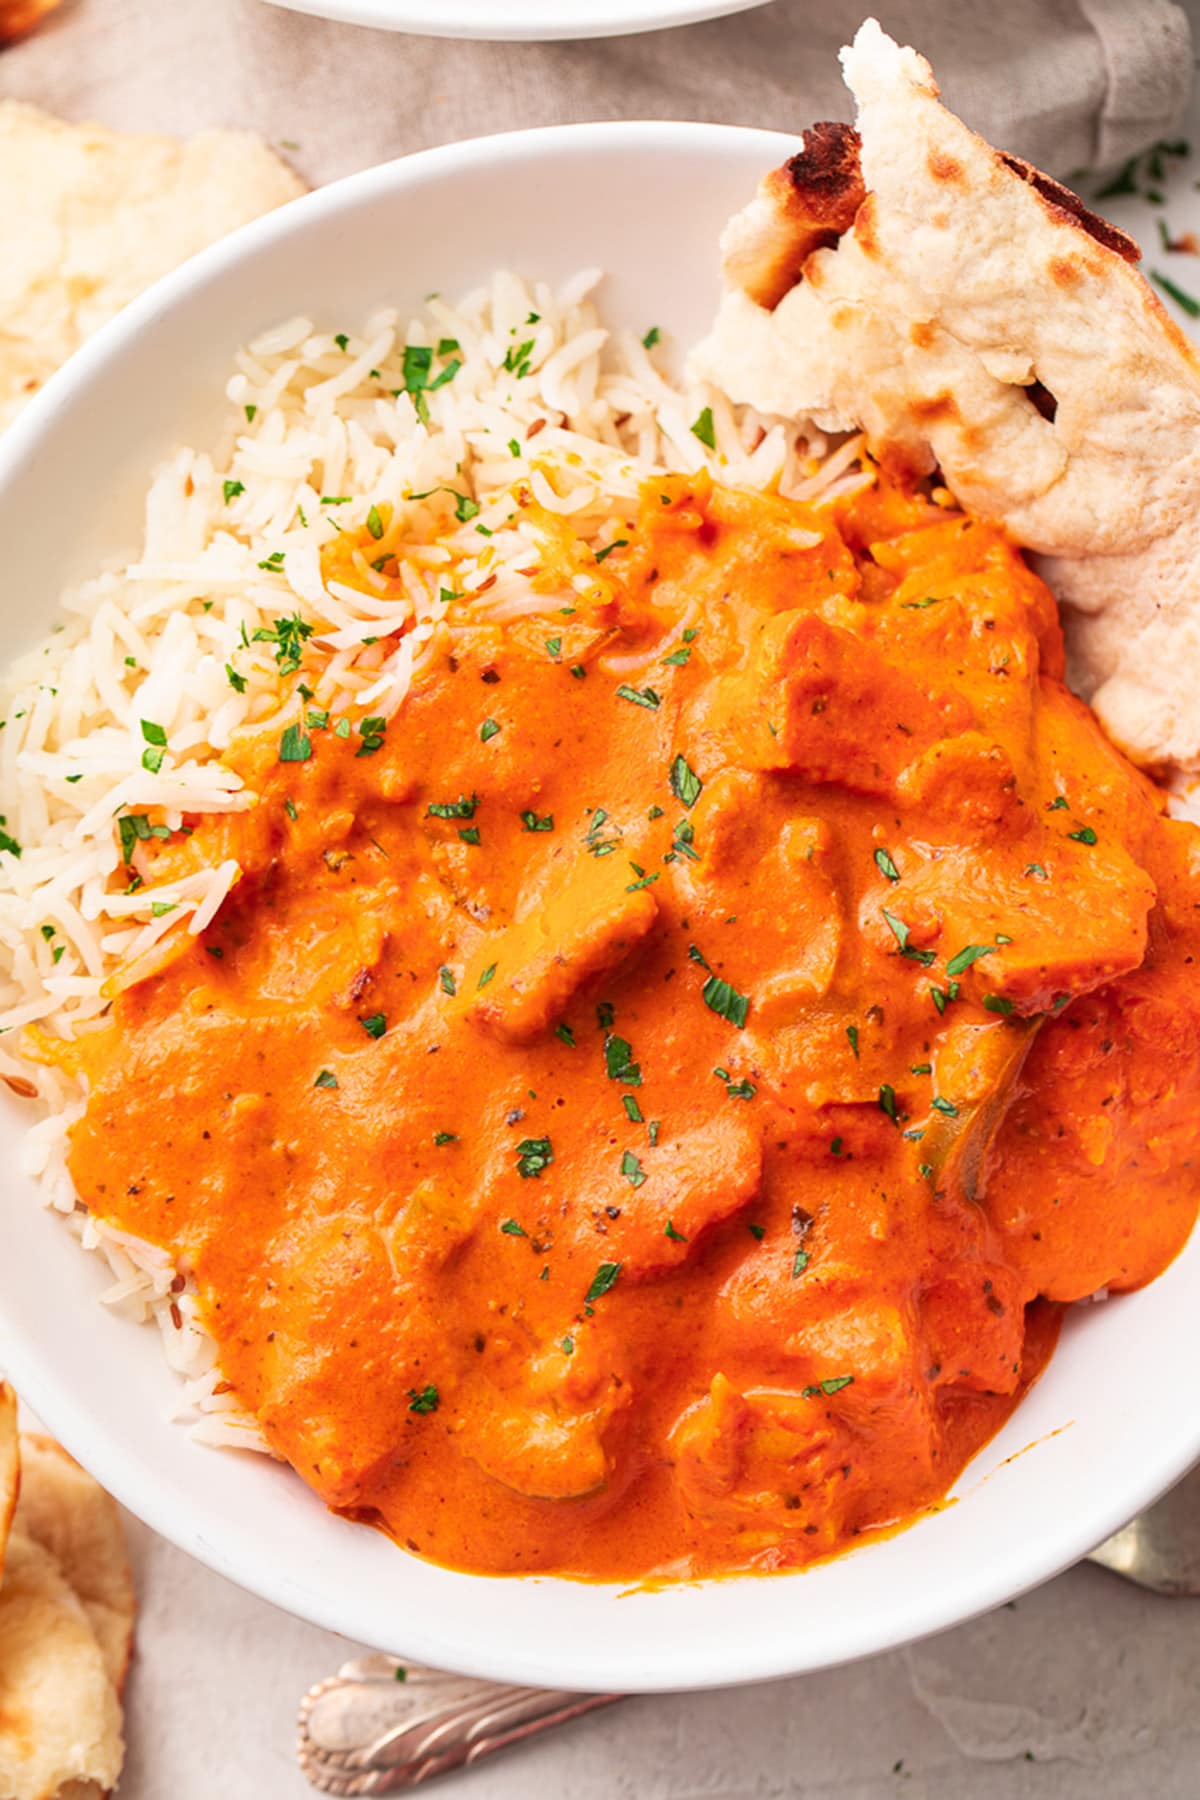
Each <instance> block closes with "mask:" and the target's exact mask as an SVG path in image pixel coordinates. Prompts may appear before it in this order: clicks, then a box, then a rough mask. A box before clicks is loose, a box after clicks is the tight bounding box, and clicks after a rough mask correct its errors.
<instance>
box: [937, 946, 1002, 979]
mask: <svg viewBox="0 0 1200 1800" xmlns="http://www.w3.org/2000/svg"><path fill="white" fill-rule="evenodd" d="M995 954H996V946H995V945H994V944H967V945H966V947H965V948H964V949H962V950H960V951H959V952H958V954H957V955H956V956H952V957H951V958H950V961H949V962H948V963H947V964H946V973H947V975H961V974H962V973H963V972H964V970H966V969H969V968H970V967H971V964H972V963H977V962H978V961H979V959H980V958H981V957H983V956H994V955H995Z"/></svg>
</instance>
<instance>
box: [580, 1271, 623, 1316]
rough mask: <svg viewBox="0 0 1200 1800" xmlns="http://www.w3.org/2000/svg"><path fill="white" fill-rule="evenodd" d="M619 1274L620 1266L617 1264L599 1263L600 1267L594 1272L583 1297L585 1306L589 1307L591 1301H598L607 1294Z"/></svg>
mask: <svg viewBox="0 0 1200 1800" xmlns="http://www.w3.org/2000/svg"><path fill="white" fill-rule="evenodd" d="M620 1273H621V1265H620V1263H619V1262H607V1263H601V1264H600V1267H599V1268H598V1269H597V1270H596V1273H595V1274H594V1275H593V1276H592V1285H591V1287H590V1288H589V1289H588V1291H587V1293H586V1294H585V1295H584V1300H585V1302H586V1303H587V1305H589V1306H590V1305H591V1303H592V1301H593V1300H599V1299H600V1298H601V1296H602V1295H604V1294H607V1293H609V1292H610V1291H611V1290H612V1289H613V1288H614V1287H615V1286H616V1282H617V1276H618V1275H619V1274H620Z"/></svg>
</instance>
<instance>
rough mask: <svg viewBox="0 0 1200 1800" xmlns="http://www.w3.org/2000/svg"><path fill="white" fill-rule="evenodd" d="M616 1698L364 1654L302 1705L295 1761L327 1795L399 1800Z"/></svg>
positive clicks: (619, 1696)
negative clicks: (504, 1682)
mask: <svg viewBox="0 0 1200 1800" xmlns="http://www.w3.org/2000/svg"><path fill="white" fill-rule="evenodd" d="M623 1698H624V1696H623V1695H622V1694H569V1693H563V1692H561V1691H555V1690H550V1689H547V1688H523V1687H505V1686H502V1685H500V1684H498V1683H496V1682H491V1681H475V1680H472V1679H471V1678H469V1677H467V1676H462V1675H444V1674H442V1673H441V1672H440V1671H438V1670H436V1669H427V1668H423V1667H421V1666H420V1665H419V1664H415V1663H400V1662H397V1660H396V1658H395V1657H392V1656H362V1657H358V1658H356V1659H355V1660H354V1661H353V1662H348V1663H344V1664H343V1665H342V1667H341V1668H340V1669H339V1670H338V1672H337V1674H336V1675H333V1676H330V1678H329V1680H328V1681H321V1682H318V1683H317V1685H316V1687H314V1688H312V1689H310V1691H309V1692H308V1693H307V1694H306V1695H305V1696H304V1699H303V1700H302V1701H301V1703H300V1717H299V1721H298V1728H299V1742H298V1745H297V1755H298V1756H299V1759H300V1767H301V1768H302V1769H303V1771H304V1773H305V1775H306V1776H307V1777H308V1779H309V1781H310V1782H311V1783H312V1785H313V1786H314V1787H316V1788H320V1789H321V1790H322V1792H323V1793H326V1794H402V1793H407V1792H408V1790H409V1789H410V1788H415V1787H417V1786H418V1785H419V1783H421V1782H422V1781H428V1780H430V1779H431V1777H433V1776H434V1775H444V1774H445V1773H446V1772H447V1771H448V1770H450V1769H458V1768H462V1767H464V1766H466V1765H467V1764H469V1763H474V1762H478V1761H479V1760H480V1758H481V1757H485V1756H491V1755H492V1754H493V1753H494V1752H495V1751H497V1750H504V1749H507V1748H508V1746H509V1745H510V1744H519V1743H522V1742H523V1741H524V1740H525V1739H526V1738H531V1737H536V1736H537V1734H538V1733H539V1732H542V1731H549V1730H550V1729H551V1728H552V1727H554V1726H555V1725H565V1724H566V1723H567V1721H568V1720H570V1719H577V1718H579V1717H580V1716H581V1715H582V1714H583V1713H588V1712H593V1711H594V1710H595V1709H596V1708H597V1707H599V1706H611V1705H612V1704H613V1702H614V1701H616V1700H621V1699H623Z"/></svg>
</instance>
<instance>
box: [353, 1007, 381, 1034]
mask: <svg viewBox="0 0 1200 1800" xmlns="http://www.w3.org/2000/svg"><path fill="white" fill-rule="evenodd" d="M358 1022H359V1024H360V1025H361V1026H362V1028H363V1030H364V1031H365V1032H366V1034H367V1036H368V1037H369V1038H381V1037H382V1036H383V1034H384V1032H385V1031H386V1030H387V1014H386V1013H381V1012H378V1013H368V1014H367V1016H366V1018H365V1019H360V1020H359V1021H358Z"/></svg>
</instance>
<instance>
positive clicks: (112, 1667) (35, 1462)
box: [14, 1432, 136, 1694]
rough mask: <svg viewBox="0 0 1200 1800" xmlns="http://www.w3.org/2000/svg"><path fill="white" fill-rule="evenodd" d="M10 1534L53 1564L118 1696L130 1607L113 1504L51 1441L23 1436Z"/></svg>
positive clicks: (128, 1645) (129, 1580)
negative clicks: (76, 1600) (18, 1492)
mask: <svg viewBox="0 0 1200 1800" xmlns="http://www.w3.org/2000/svg"><path fill="white" fill-rule="evenodd" d="M14 1529H15V1530H17V1531H19V1532H23V1533H24V1534H25V1536H26V1537H29V1538H32V1539H33V1541H34V1542H35V1543H37V1544H40V1545H41V1546H42V1548H43V1550H48V1551H49V1552H50V1554H51V1555H52V1556H53V1557H54V1559H55V1561H56V1562H57V1563H58V1564H59V1566H60V1568H61V1569H62V1572H63V1574H64V1575H65V1576H66V1578H67V1580H68V1582H69V1583H70V1585H71V1587H72V1589H73V1590H74V1592H75V1594H76V1595H77V1596H78V1598H79V1600H80V1602H81V1604H82V1606H83V1610H84V1612H85V1613H86V1614H87V1616H88V1619H89V1621H90V1623H91V1627H92V1630H93V1631H94V1632H95V1634H96V1641H97V1642H98V1644H99V1645H100V1650H101V1654H102V1656H103V1658H104V1666H105V1669H106V1671H107V1673H108V1678H109V1680H110V1681H111V1682H112V1684H113V1686H114V1688H115V1689H116V1690H117V1693H118V1694H119V1693H120V1692H121V1689H122V1687H123V1686H124V1683H125V1673H126V1670H127V1669H128V1667H129V1657H130V1653H131V1652H132V1649H133V1621H134V1613H135V1611H136V1603H135V1601H134V1594H133V1577H132V1575H131V1573H130V1569H129V1557H128V1555H127V1553H126V1549H125V1534H124V1532H123V1530H122V1528H121V1516H120V1513H119V1512H118V1510H117V1504H116V1501H115V1500H113V1498H112V1497H111V1495H109V1494H106V1493H105V1491H104V1489H103V1488H102V1487H99V1486H98V1485H97V1484H96V1482H94V1481H93V1480H92V1478H91V1476H90V1475H88V1474H87V1473H86V1472H85V1471H84V1470H83V1469H81V1468H80V1467H79V1464H78V1463H77V1462H75V1461H74V1460H73V1459H72V1458H71V1457H69V1456H68V1455H67V1453H66V1451H65V1450H64V1449H63V1448H62V1446H61V1445H60V1444H56V1443H55V1442H54V1440H53V1439H52V1438H47V1437H37V1436H33V1435H32V1434H30V1433H28V1432H23V1433H22V1435H21V1499H20V1503H19V1505H18V1507H17V1514H16V1519H15V1521H14Z"/></svg>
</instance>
